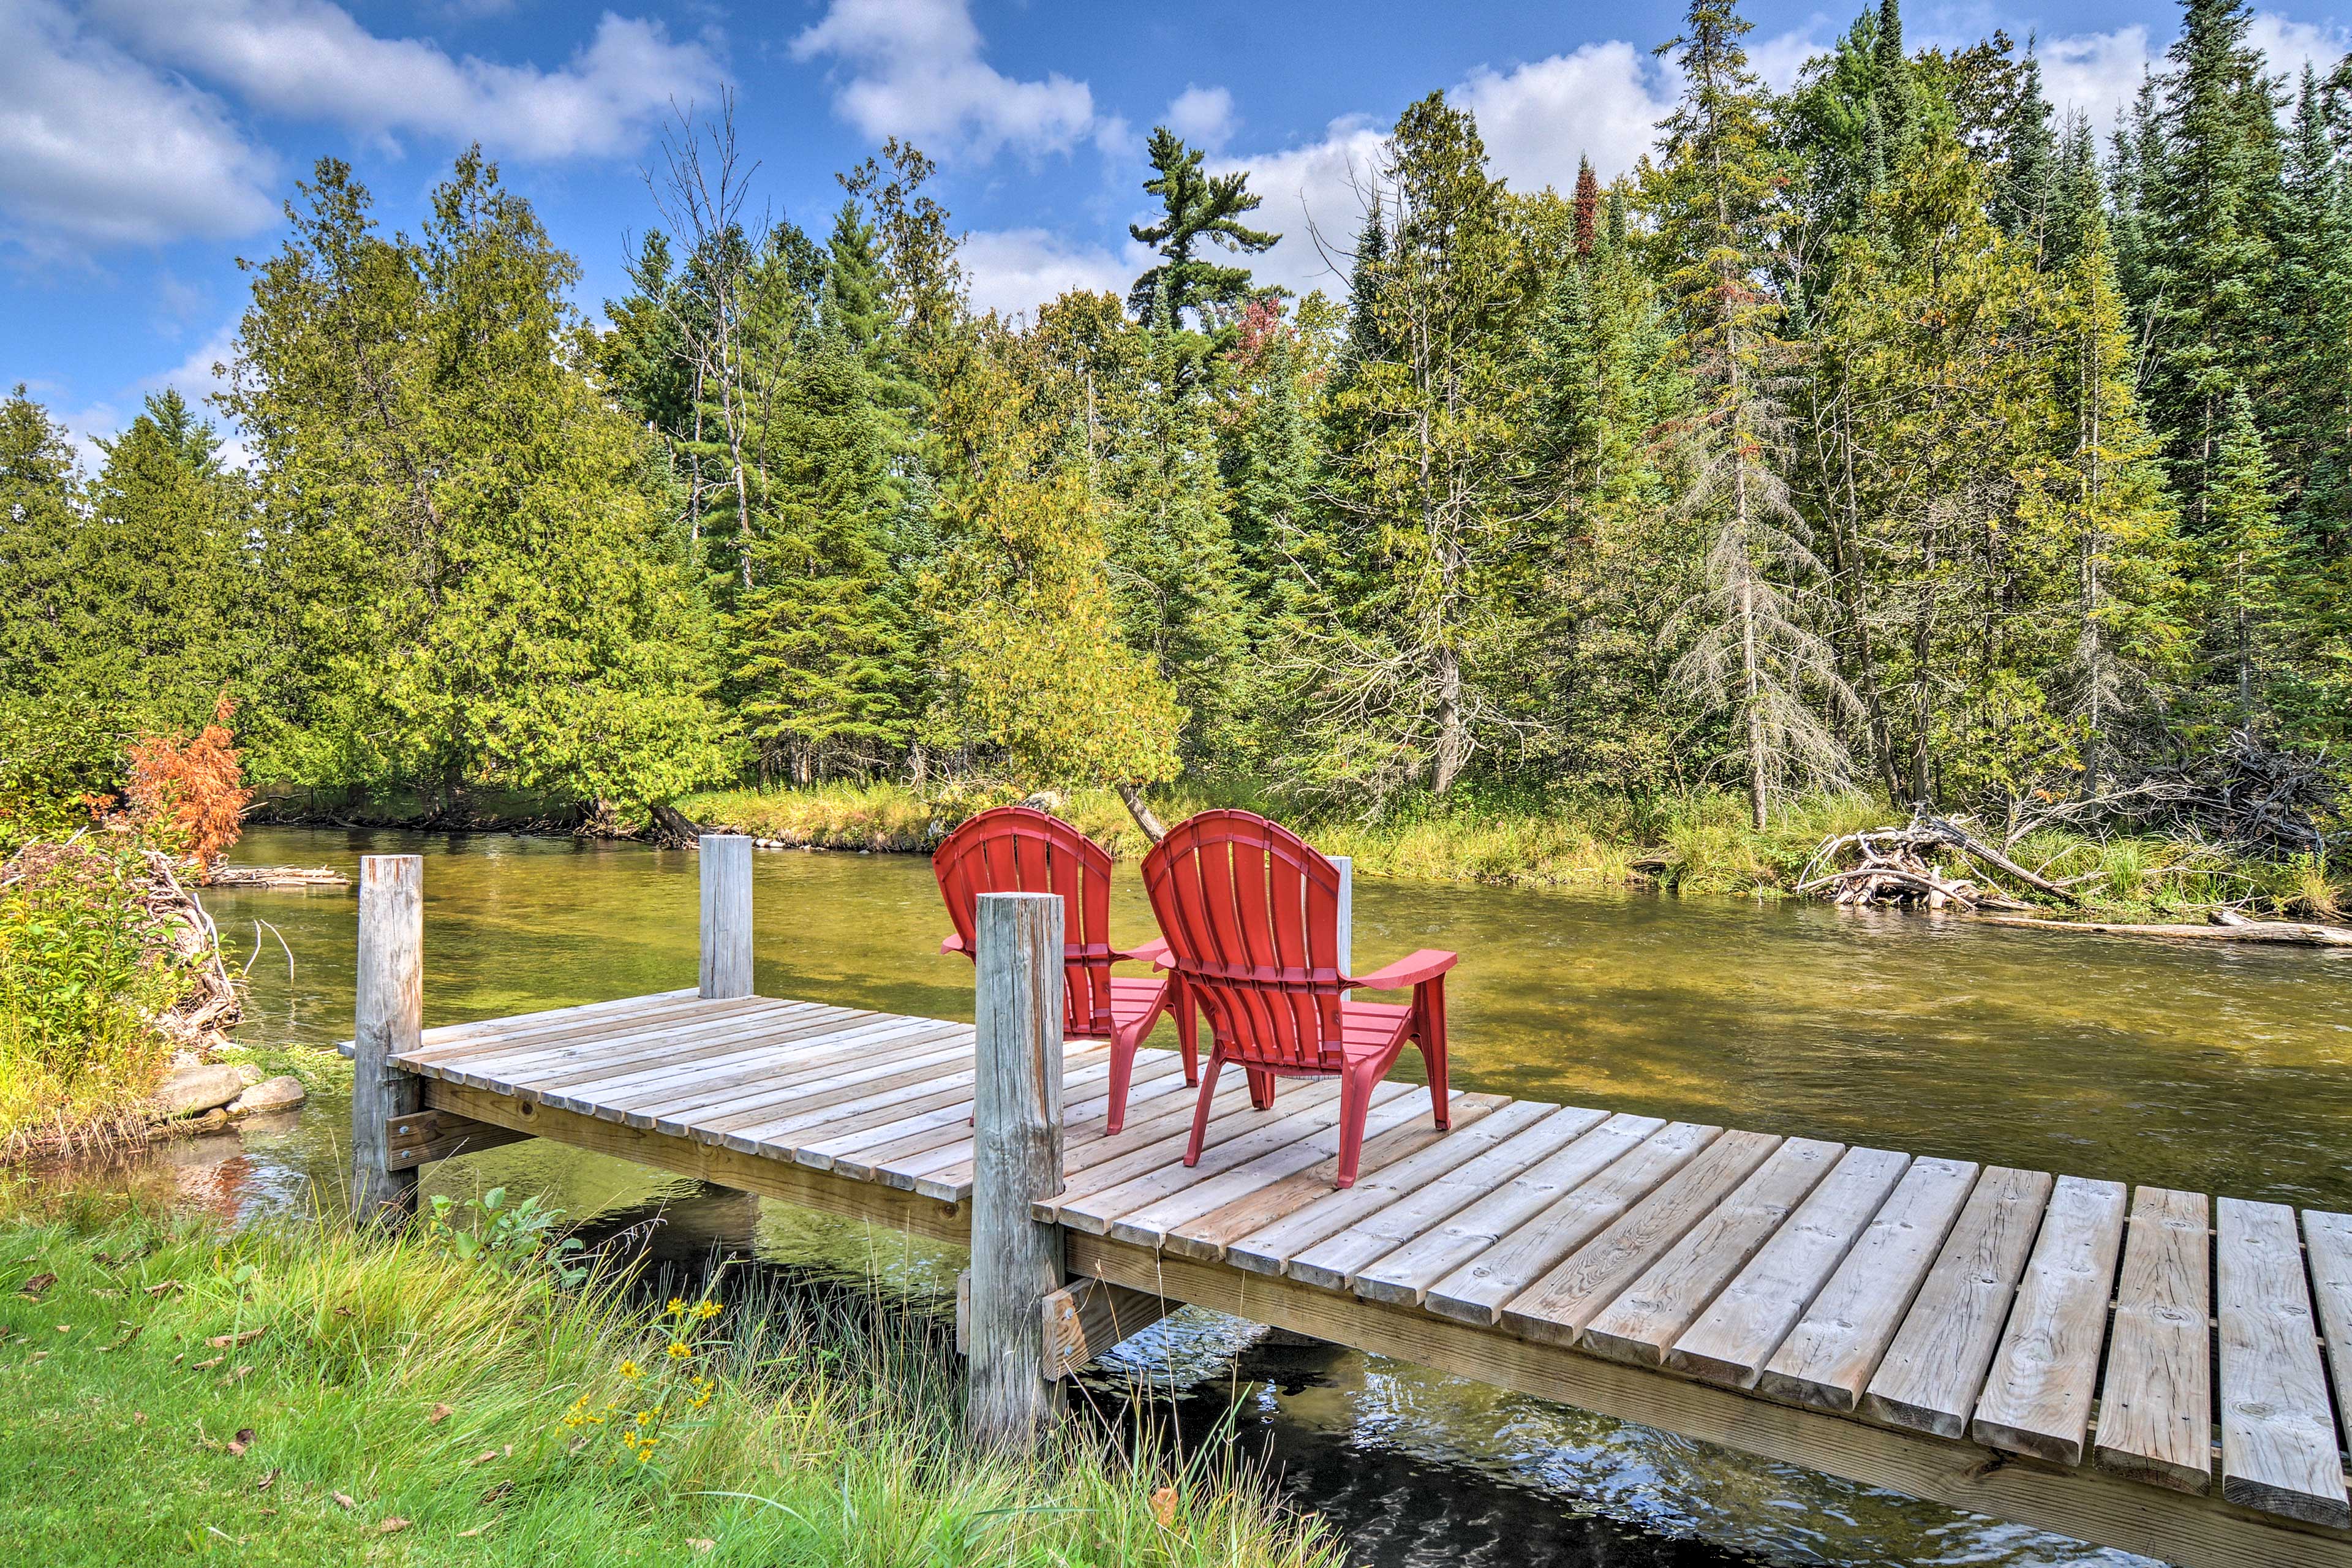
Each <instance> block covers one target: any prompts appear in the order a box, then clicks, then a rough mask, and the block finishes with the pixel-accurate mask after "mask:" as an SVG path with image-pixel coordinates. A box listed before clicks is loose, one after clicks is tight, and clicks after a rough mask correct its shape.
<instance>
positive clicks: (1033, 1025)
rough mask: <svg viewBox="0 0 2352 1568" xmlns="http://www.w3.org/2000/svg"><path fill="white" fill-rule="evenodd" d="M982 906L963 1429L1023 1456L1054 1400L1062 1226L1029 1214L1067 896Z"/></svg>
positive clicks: (1050, 1129)
mask: <svg viewBox="0 0 2352 1568" xmlns="http://www.w3.org/2000/svg"><path fill="white" fill-rule="evenodd" d="M979 902H980V909H979V919H978V924H977V931H976V933H975V934H976V938H977V941H976V946H977V948H978V952H977V955H976V956H977V957H978V960H979V963H978V966H977V972H978V973H977V979H976V982H975V984H976V986H977V1004H976V1008H975V1013H976V1025H977V1027H976V1032H977V1036H978V1041H977V1071H978V1077H977V1079H976V1081H975V1083H974V1086H973V1093H972V1170H971V1322H970V1325H969V1329H970V1331H969V1334H968V1336H967V1338H968V1342H969V1347H970V1353H971V1377H970V1384H969V1393H968V1394H967V1395H966V1401H965V1405H964V1423H965V1426H966V1428H967V1429H968V1430H969V1431H970V1433H971V1436H973V1437H974V1438H975V1439H977V1440H979V1441H981V1442H983V1443H987V1444H990V1445H991V1446H992V1447H1000V1448H1005V1449H1011V1450H1015V1451H1027V1450H1030V1449H1033V1448H1034V1447H1036V1446H1037V1444H1038V1443H1039V1441H1040V1440H1041V1439H1042V1438H1043V1437H1044V1436H1045V1433H1046V1432H1047V1430H1048V1429H1049V1428H1050V1427H1051V1426H1052V1424H1053V1420H1054V1417H1055V1414H1056V1413H1057V1412H1058V1411H1059V1409H1060V1405H1061V1394H1060V1385H1059V1384H1057V1383H1056V1382H1055V1381H1054V1380H1053V1378H1052V1377H1051V1376H1050V1375H1049V1369H1048V1366H1047V1352H1046V1343H1045V1308H1044V1302H1045V1297H1046V1296H1047V1295H1049V1294H1050V1293H1052V1292H1053V1291H1055V1290H1057V1289H1061V1287H1062V1281H1063V1278H1064V1275H1063V1267H1062V1230H1061V1227H1060V1226H1058V1225H1050V1224H1047V1225H1041V1224H1039V1223H1038V1222H1037V1221H1036V1220H1035V1219H1034V1218H1033V1217H1031V1214H1030V1205H1031V1204H1033V1203H1034V1202H1036V1201H1037V1200H1038V1199H1040V1198H1049V1197H1052V1196H1054V1195H1055V1194H1058V1193H1059V1192H1060V1191H1061V1190H1062V992H1063V984H1064V981H1063V973H1062V940H1063V939H1062V900H1060V899H1059V898H1057V897H1055V896H1054V895H1053V894H1050V893H982V895H980V900H979Z"/></svg>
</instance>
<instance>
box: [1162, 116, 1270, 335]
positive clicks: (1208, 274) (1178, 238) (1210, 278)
mask: <svg viewBox="0 0 2352 1568" xmlns="http://www.w3.org/2000/svg"><path fill="white" fill-rule="evenodd" d="M1146 151H1147V153H1148V155H1149V156H1150V161H1151V169H1152V176H1151V178H1150V179H1149V180H1146V181H1145V182H1144V183H1143V188H1144V189H1145V190H1146V191H1147V192H1149V193H1150V194H1151V195H1155V196H1158V197H1159V198H1160V220H1159V221H1158V222H1157V223H1151V224H1130V225H1129V226H1128V233H1129V235H1130V236H1132V237H1134V238H1135V239H1136V240H1137V241H1138V242H1139V243H1140V244H1143V245H1148V246H1150V247H1153V248H1154V249H1155V250H1157V251H1158V252H1159V253H1160V263H1159V265H1157V266H1155V267H1152V268H1148V269H1147V270H1146V271H1145V272H1144V274H1143V276H1141V277H1140V278H1138V279H1136V280H1135V286H1134V287H1133V288H1131V289H1129V290H1128V294H1127V308H1128V309H1129V310H1132V311H1134V312H1135V314H1136V317H1137V318H1138V319H1139V321H1142V322H1143V324H1144V325H1145V326H1146V327H1147V328H1149V329H1150V330H1151V331H1158V332H1171V331H1176V330H1178V329H1179V328H1181V327H1185V326H1192V327H1195V328H1201V329H1215V328H1220V327H1230V324H1231V323H1230V322H1229V321H1217V320H1213V317H1217V316H1225V317H1230V316H1231V315H1233V314H1234V312H1236V311H1238V310H1240V308H1241V305H1242V302H1243V301H1244V300H1246V299H1247V298H1248V297H1249V293H1250V274H1249V268H1246V267H1229V266H1226V265H1225V264H1223V263H1222V262H1219V261H1217V260H1214V259H1213V258H1210V257H1207V256H1204V255H1202V254H1201V248H1200V247H1202V245H1203V244H1204V243H1205V244H1209V245H1213V246H1216V247H1221V248H1223V249H1224V250H1227V251H1231V252H1234V253H1237V254H1239V255H1243V256H1255V255H1257V254H1258V253H1260V252H1262V251H1265V250H1270V249H1272V248H1273V247H1274V244H1275V242H1276V240H1278V239H1280V238H1281V237H1282V236H1280V235H1278V234H1268V233H1265V232H1264V231H1262V230H1259V229H1255V228H1251V227H1249V226H1246V225H1244V223H1243V222H1242V221H1241V220H1242V217H1243V215H1244V214H1247V213H1252V212H1255V211H1256V210H1257V208H1258V205H1259V203H1260V200H1261V198H1260V197H1259V196H1257V195H1255V193H1254V192H1252V191H1251V190H1250V189H1249V175H1248V174H1246V173H1244V172H1242V171H1239V170H1236V171H1234V173H1232V174H1208V173H1206V172H1205V171H1204V170H1203V169H1202V156H1203V155H1202V153H1201V152H1200V151H1199V150H1198V149H1196V148H1190V147H1187V146H1185V145H1184V142H1183V140H1182V138H1181V137H1179V136H1178V135H1177V134H1176V133H1175V132H1172V131H1171V130H1169V129H1168V127H1166V126H1165V125H1162V126H1160V127H1158V128H1156V129H1155V130H1154V131H1153V132H1151V141H1150V143H1149V145H1148V147H1147V149H1146Z"/></svg>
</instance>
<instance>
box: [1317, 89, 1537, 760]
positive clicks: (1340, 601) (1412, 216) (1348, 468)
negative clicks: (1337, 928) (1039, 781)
mask: <svg viewBox="0 0 2352 1568" xmlns="http://www.w3.org/2000/svg"><path fill="white" fill-rule="evenodd" d="M1367 223H1368V226H1376V227H1378V228H1380V229H1381V231H1382V232H1381V238H1380V239H1379V241H1378V242H1377V243H1367V244H1364V245H1361V246H1360V247H1359V249H1358V254H1357V258H1356V282H1357V285H1358V290H1357V291H1356V292H1355V294H1354V297H1353V298H1351V300H1350V302H1349V323H1350V331H1349V339H1350V341H1349V348H1348V352H1347V354H1346V355H1345V357H1344V358H1343V360H1342V365H1341V374H1340V379H1339V382H1338V384H1336V385H1335V387H1334V390H1333V393H1332V398H1331V401H1332V405H1333V415H1334V418H1333V423H1332V426H1331V433H1332V438H1333V442H1334V446H1333V449H1332V450H1331V451H1330V453H1329V455H1328V479H1327V482H1326V484H1325V485H1324V487H1323V493H1322V497H1321V499H1322V500H1323V503H1324V507H1325V510H1326V513H1327V515H1326V519H1325V522H1324V525H1323V526H1325V527H1326V528H1327V529H1328V530H1329V531H1330V539H1331V542H1330V544H1329V545H1328V548H1329V549H1330V550H1331V551H1332V552H1333V553H1335V554H1336V555H1338V556H1339V557H1341V558H1352V559H1353V560H1355V561H1356V562H1357V563H1359V573H1358V574H1357V575H1356V576H1354V577H1353V578H1352V579H1350V580H1347V581H1345V582H1344V583H1326V584H1324V585H1323V586H1324V604H1323V609H1324V615H1323V616H1322V617H1321V618H1320V619H1319V620H1318V621H1317V622H1315V623H1313V624H1311V625H1310V626H1309V628H1308V630H1307V637H1306V638H1305V640H1304V641H1303V642H1302V643H1301V644H1300V645H1298V646H1297V647H1296V648H1295V649H1294V650H1293V652H1292V653H1291V654H1290V655H1289V656H1288V657H1289V658H1290V659H1291V662H1292V664H1293V666H1294V668H1297V669H1299V670H1301V671H1303V672H1306V673H1307V676H1308V683H1309V686H1310V687H1311V695H1310V696H1309V697H1308V698H1307V705H1308V708H1309V709H1310V710H1311V712H1312V714H1313V721H1312V724H1311V727H1310V729H1311V732H1312V733H1313V734H1314V735H1316V736H1317V737H1318V738H1319V739H1318V748H1319V749H1320V751H1321V753H1322V756H1323V758H1324V759H1326V760H1327V762H1328V763H1330V764H1332V768H1333V771H1332V775H1331V776H1332V781H1333V782H1334V783H1335V784H1339V785H1340V786H1341V787H1346V788H1349V789H1361V790H1368V791H1370V793H1372V794H1373V795H1376V796H1385V795H1388V794H1390V793H1391V792H1393V791H1394V790H1396V789H1399V788H1401V787H1403V786H1404V785H1406V784H1411V783H1414V782H1418V781H1420V780H1423V779H1426V780H1427V782H1428V784H1429V787H1430V788H1431V789H1433V791H1434V792H1436V793H1437V794H1440V795H1443V794H1444V793H1445V792H1446V791H1448V790H1450V789H1451V788H1453V786H1454V783H1455V781H1456V780H1457V779H1459V778H1460V776H1461V774H1462V771H1463V768H1464V767H1465V765H1466V764H1467V763H1468V762H1469V759H1470V755H1471V752H1472V751H1473V750H1474V748H1475V746H1476V745H1477V744H1478V742H1479V740H1480V737H1481V735H1482V732H1483V733H1493V732H1495V729H1494V727H1496V726H1497V725H1498V724H1499V723H1500V721H1501V713H1500V707H1501V704H1500V703H1498V701H1497V695H1498V693H1499V692H1500V691H1501V690H1502V689H1503V688H1504V687H1505V686H1507V683H1508V682H1509V680H1510V679H1511V674H1512V671H1513V669H1514V668H1516V667H1515V665H1514V662H1513V661H1514V658H1515V644H1516V642H1517V638H1518V637H1520V636H1521V635H1522V634H1523V633H1524V631H1525V629H1526V621H1525V618H1524V616H1523V615H1522V613H1521V611H1520V605H1522V604H1523V603H1524V598H1525V595H1526V594H1527V592H1528V579H1527V578H1526V576H1525V575H1524V573H1525V570H1526V567H1527V565H1528V561H1527V557H1526V554H1525V552H1524V551H1523V549H1522V546H1523V544H1524V542H1525V541H1524V538H1523V530H1524V526H1525V523H1526V521H1527V518H1526V514H1525V512H1524V510H1523V507H1522V501H1523V494H1522V490H1521V486H1522V483H1523V476H1522V475H1521V474H1520V473H1519V472H1518V454H1519V452H1520V449H1521V447H1522V445H1523V443H1524V442H1525V441H1526V439H1527V437H1528V432H1527V430H1526V428H1525V424H1524V419H1525V406H1526V404H1527V401H1528V390H1529V389H1528V387H1527V385H1526V384H1525V381H1524V379H1523V378H1522V377H1520V376H1519V375H1517V374H1515V371H1516V369H1517V366H1516V363H1515V360H1516V355H1515V354H1514V353H1513V347H1514V344H1515V342H1516V339H1517V333H1518V331H1520V330H1521V325H1522V323H1523V322H1524V321H1525V320H1526V317H1527V312H1528V306H1529V302H1530V301H1529V298H1528V295H1529V275H1528V268H1527V267H1526V266H1525V263H1524V258H1522V256H1521V255H1520V241H1519V237H1518V235H1517V231H1516V227H1515V225H1514V223H1513V220H1512V213H1511V210H1510V207H1509V205H1508V204H1507V201H1506V199H1505V194H1504V192H1503V189H1502V185H1501V183H1500V182H1499V181H1497V180H1496V179H1494V178H1492V177H1491V176H1490V175H1489V174H1487V173H1486V146H1485V143H1484V142H1482V141H1481V140H1480V139H1479V136H1478V131H1477V126H1476V123H1475V121H1473V119H1472V118H1471V116H1470V115H1469V114H1468V113H1467V112H1465V111H1464V110H1458V109H1455V108H1454V107H1453V106H1452V105H1450V104H1448V103H1447V102H1446V101H1445V99H1444V94H1442V93H1436V94H1432V95H1431V96H1430V97H1428V98H1425V99H1423V100H1421V101H1420V102H1419V103H1416V104H1414V105H1412V107H1411V108H1409V109H1407V110H1405V112H1404V113H1403V115H1402V117H1400V118H1399V120H1398V121H1397V125H1396V129H1395V131H1394V132H1393V133H1392V134H1391V138H1390V140H1389V142H1388V144H1387V147H1386V149H1385V151H1384V153H1383V159H1382V163H1381V175H1380V190H1379V195H1377V196H1376V197H1375V199H1374V202H1373V203H1372V205H1371V210H1370V212H1369V213H1368V214H1367Z"/></svg>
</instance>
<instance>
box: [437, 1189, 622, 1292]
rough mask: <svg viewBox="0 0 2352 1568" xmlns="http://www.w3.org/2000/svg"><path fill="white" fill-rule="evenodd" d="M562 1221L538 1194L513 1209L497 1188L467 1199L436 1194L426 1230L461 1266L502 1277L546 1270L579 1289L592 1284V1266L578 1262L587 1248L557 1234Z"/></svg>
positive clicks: (557, 1280) (531, 1195)
mask: <svg viewBox="0 0 2352 1568" xmlns="http://www.w3.org/2000/svg"><path fill="white" fill-rule="evenodd" d="M562 1219H563V1211H562V1209H559V1208H550V1207H548V1206H546V1205H544V1204H542V1203H541V1200H540V1196H539V1194H536V1193H533V1194H530V1195H529V1196H527V1197H525V1198H523V1199H522V1200H521V1201H520V1202H519V1203H509V1202H508V1201H507V1190H506V1189H505V1188H504V1187H492V1188H491V1189H490V1190H489V1191H488V1192H486V1193H479V1194H475V1195H473V1196H471V1197H467V1198H464V1199H458V1198H453V1197H451V1196H450V1195H449V1194H446V1193H436V1194H433V1197H432V1200H431V1202H430V1203H428V1204H427V1205H426V1207H425V1215H424V1218H423V1225H424V1234H425V1240H426V1241H427V1242H428V1243H429V1244H431V1245H432V1246H434V1247H438V1248H439V1249H441V1250H442V1251H444V1252H446V1253H447V1254H448V1255H449V1256H450V1257H452V1258H456V1259H457V1261H458V1262H460V1263H471V1264H478V1265H479V1266H480V1267H482V1268H494V1269H496V1270H498V1271H499V1273H501V1274H520V1273H523V1272H525V1271H526V1270H530V1269H544V1270H546V1271H547V1272H548V1273H549V1274H550V1275H551V1277H552V1278H553V1279H555V1280H556V1282H557V1283H559V1284H562V1285H570V1286H576V1285H579V1284H580V1283H582V1282H583V1280H585V1279H587V1278H588V1268H587V1265H586V1264H585V1263H584V1262H581V1261H578V1260H577V1259H578V1257H579V1254H580V1253H581V1252H582V1251H583V1250H584V1249H585V1246H586V1244H585V1243H583V1241H582V1240H581V1239H580V1238H579V1237H576V1236H565V1235H563V1234H562V1232H561V1231H559V1230H558V1229H557V1226H559V1225H561V1224H562Z"/></svg>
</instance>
